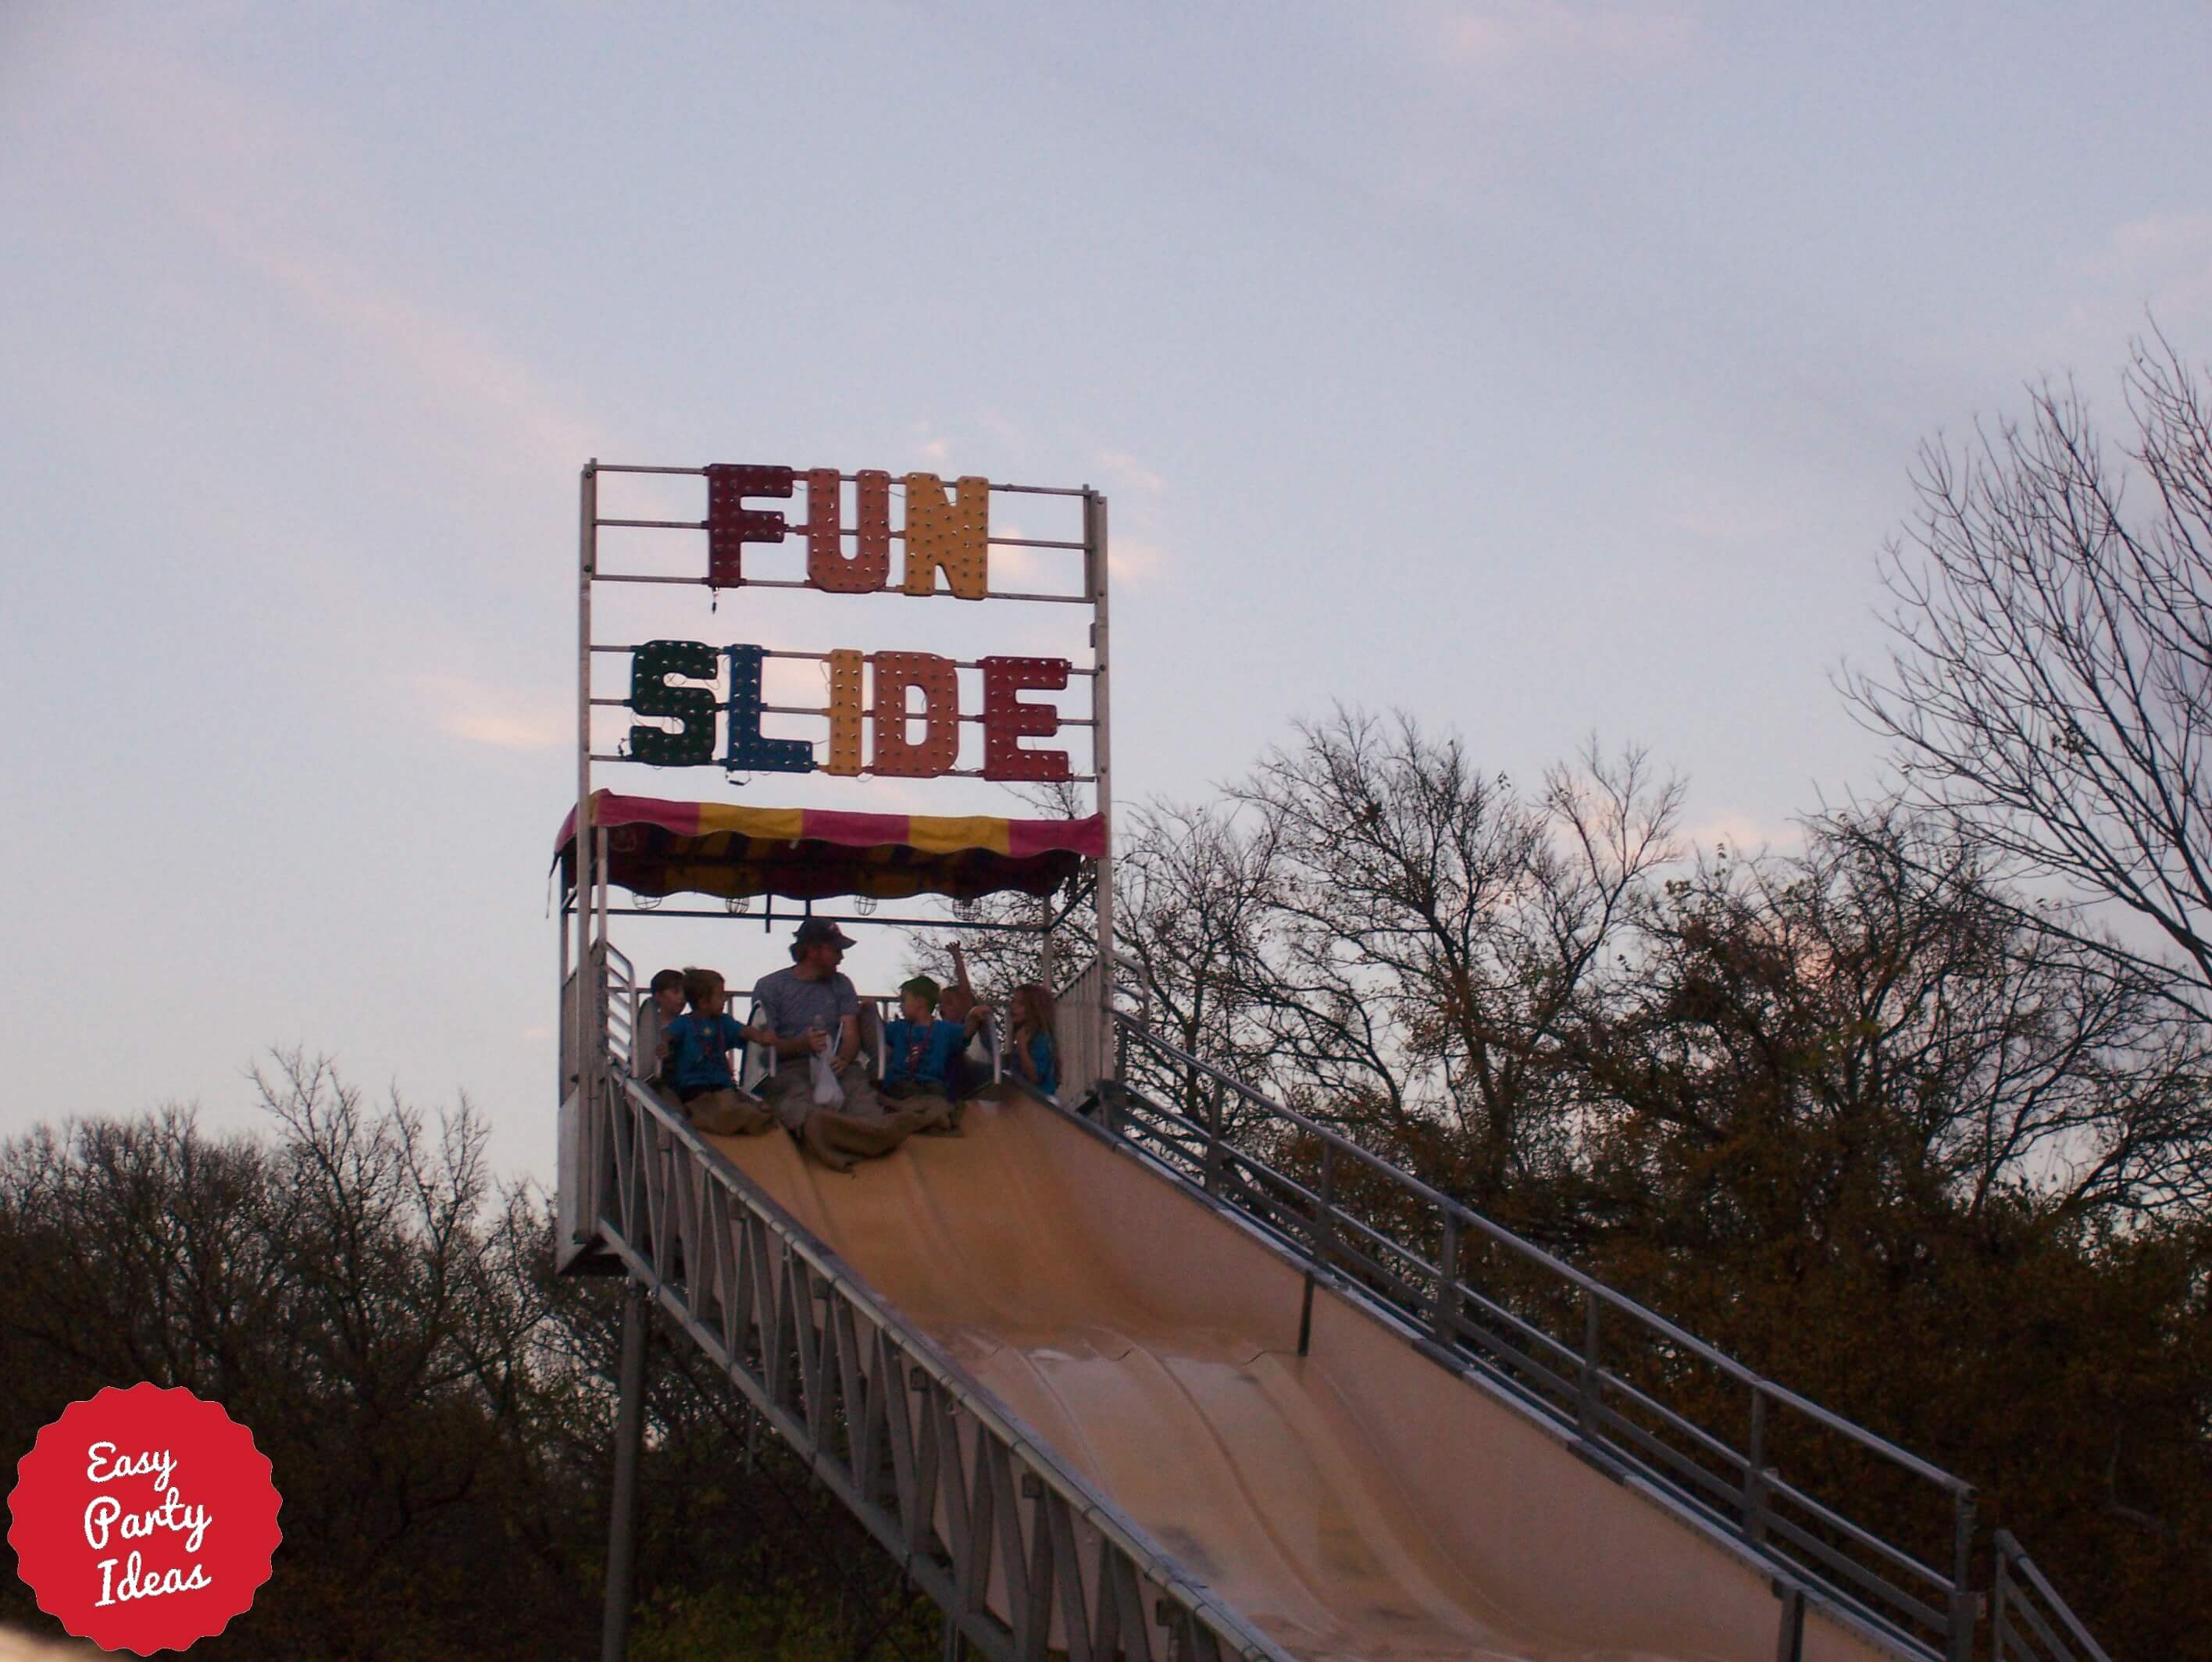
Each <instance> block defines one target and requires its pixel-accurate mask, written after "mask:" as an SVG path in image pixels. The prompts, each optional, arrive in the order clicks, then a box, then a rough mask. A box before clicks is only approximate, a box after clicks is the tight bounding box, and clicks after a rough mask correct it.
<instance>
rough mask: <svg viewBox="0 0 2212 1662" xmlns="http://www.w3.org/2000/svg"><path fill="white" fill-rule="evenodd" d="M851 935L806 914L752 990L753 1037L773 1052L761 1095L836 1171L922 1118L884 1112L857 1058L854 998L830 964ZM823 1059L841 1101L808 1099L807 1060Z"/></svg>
mask: <svg viewBox="0 0 2212 1662" xmlns="http://www.w3.org/2000/svg"><path fill="white" fill-rule="evenodd" d="M852 944H853V943H852V941H851V940H850V939H849V938H848V937H847V936H846V935H845V933H844V932H843V931H842V930H840V929H839V928H838V927H837V925H835V924H833V923H831V922H829V920H828V919H824V918H809V919H806V921H805V922H804V923H802V924H800V925H799V930H798V932H797V933H796V934H794V935H793V937H792V940H791V959H792V962H791V967H790V968H789V969H779V970H777V971H776V972H775V974H772V975H763V976H762V977H761V979H760V981H759V983H758V984H757V986H754V988H753V1001H754V1003H755V1004H758V1005H759V1007H760V1015H759V1018H758V1022H757V1025H756V1026H755V1028H753V1030H752V1036H753V1037H754V1038H756V1039H758V1040H762V1042H763V1043H765V1044H767V1045H768V1046H769V1048H770V1049H772V1050H773V1051H774V1052H775V1058H776V1065H775V1072H774V1073H773V1074H771V1075H769V1077H768V1078H766V1079H764V1080H763V1081H762V1082H761V1095H763V1097H765V1098H766V1099H767V1100H768V1102H769V1106H770V1107H773V1108H774V1109H775V1113H776V1118H777V1119H781V1121H782V1122H783V1123H784V1124H785V1125H787V1126H788V1127H789V1128H790V1129H791V1130H792V1131H793V1132H794V1133H796V1134H797V1136H798V1137H799V1142H800V1143H802V1144H804V1145H805V1149H806V1151H807V1152H808V1153H809V1154H811V1155H812V1156H814V1157H815V1158H816V1159H817V1160H819V1161H821V1162H822V1163H823V1165H825V1166H828V1167H830V1168H832V1169H834V1170H836V1171H850V1170H851V1169H852V1168H853V1162H854V1160H855V1159H867V1158H872V1157H873V1156H877V1155H884V1154H889V1153H890V1151H891V1150H892V1149H896V1147H898V1145H899V1144H900V1143H903V1142H905V1141H906V1139H907V1137H908V1136H909V1135H910V1134H911V1133H912V1132H913V1131H915V1129H916V1128H917V1127H919V1126H920V1125H921V1123H922V1116H921V1115H919V1114H916V1113H910V1112H906V1111H902V1112H899V1113H884V1105H883V1103H882V1101H880V1100H878V1097H877V1095H876V1088H875V1084H874V1083H873V1081H872V1080H871V1079H870V1078H869V1077H868V1070H867V1068H866V1066H865V1065H862V1064H861V1063H860V1059H859V1058H860V995H859V994H858V993H857V992H854V988H853V983H852V982H851V980H848V978H847V977H846V976H845V975H844V974H842V972H841V971H840V970H839V969H838V967H837V965H838V961H839V960H841V959H842V958H843V957H844V955H845V953H846V951H847V949H848V948H850V947H851V946H852ZM817 1056H823V1057H826V1058H828V1060H829V1067H830V1069H831V1071H833V1072H834V1073H835V1074H836V1079H837V1083H838V1085H839V1087H840V1088H841V1089H842V1092H843V1095H844V1101H843V1102H842V1104H836V1103H817V1101H815V1100H814V1082H813V1077H812V1076H813V1059H814V1058H815V1057H817Z"/></svg>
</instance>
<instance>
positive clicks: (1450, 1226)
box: [1431, 1212, 1459, 1348]
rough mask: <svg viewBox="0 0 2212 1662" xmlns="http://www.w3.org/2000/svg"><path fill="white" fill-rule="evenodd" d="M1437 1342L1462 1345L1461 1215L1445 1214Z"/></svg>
mask: <svg viewBox="0 0 2212 1662" xmlns="http://www.w3.org/2000/svg"><path fill="white" fill-rule="evenodd" d="M1431 1331H1434V1332H1435V1334H1436V1338H1437V1344H1441V1345H1443V1346H1445V1347H1447V1348H1449V1347H1450V1346H1451V1345H1454V1344H1457V1343H1458V1342H1459V1214H1458V1213H1457V1212H1446V1213H1445V1214H1444V1239H1443V1246H1442V1247H1441V1248H1440V1249H1439V1250H1438V1252H1437V1307H1436V1312H1435V1316H1434V1319H1433V1323H1432V1329H1431Z"/></svg>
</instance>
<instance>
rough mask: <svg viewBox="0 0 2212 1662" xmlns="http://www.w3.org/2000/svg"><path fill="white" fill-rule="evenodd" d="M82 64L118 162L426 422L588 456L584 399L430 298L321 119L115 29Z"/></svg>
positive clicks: (88, 43) (485, 451)
mask: <svg viewBox="0 0 2212 1662" xmlns="http://www.w3.org/2000/svg"><path fill="white" fill-rule="evenodd" d="M82 51H83V52H84V53H85V54H86V56H87V58H88V59H89V62H88V63H87V64H85V65H84V66H83V68H82V70H81V71H80V73H81V74H83V75H85V76H87V77H88V78H89V79H90V80H92V81H94V82H96V83H98V84H100V85H101V86H103V87H104V88H106V89H107V94H108V98H107V101H106V105H105V110H106V112H111V113H112V123H111V124H110V125H109V126H108V127H107V128H106V131H107V132H108V133H109V134H110V135H112V138H113V140H114V141H115V151H116V154H115V157H114V159H115V160H116V161H118V162H119V163H120V164H121V165H122V166H123V167H126V168H128V169H129V170H131V172H132V173H137V174H142V175H144V176H148V177H151V178H153V179H157V180H159V181H160V183H161V187H162V190H163V193H164V195H165V196H166V197H167V202H168V204H169V206H170V207H171V209H173V212H174V213H175V215H176V216H177V218H178V220H179V221H180V222H181V223H182V224H183V225H184V226H185V227H187V228H188V229H189V230H190V231H191V233H192V234H195V235H197V237H198V238H199V239H200V240H202V241H203V242H204V243H205V244H206V246H209V247H210V249H212V250H213V251H214V252H216V253H218V254H219V255H221V256H222V257H223V258H227V259H228V260H229V261H231V262H232V263H234V264H236V265H237V266H239V267H240V268H243V269H244V270H246V271H247V272H249V273H251V274H252V276H255V277H257V278H258V279H259V280H260V281H261V282H263V283H264V284H266V285H267V286H268V287H269V288H270V289H271V290H273V291H274V293H275V294H276V295H277V296H278V297H279V298H280V299H281V300H283V302H284V303H285V304H286V305H287V306H289V307H290V308H291V309H292V310H293V311H294V312H296V313H297V314H299V315H301V317H303V318H306V319H307V320H308V321H310V322H312V323H313V324H315V325H319V326H320V327H321V328H322V329H324V330H325V331H327V332H328V333H329V334H331V335H332V336H334V337H337V339H339V340H341V341H342V342H343V343H345V344H346V345H347V346H348V347H349V348H350V349H352V350H353V351H354V352H355V353H356V355H357V357H358V359H359V361H362V362H363V363H366V364H369V365H373V366H374V368H375V371H376V373H379V374H380V376H381V377H382V378H384V379H386V382H387V384H388V385H391V386H392V390H393V391H394V393H395V394H396V395H397V396H398V397H399V398H401V399H402V400H404V403H405V405H406V407H407V408H408V409H409V411H410V413H411V414H412V415H413V416H415V417H416V419H418V420H419V418H420V416H422V415H423V414H426V413H427V414H428V415H430V416H432V417H433V419H435V420H439V421H442V422H451V423H453V424H455V425H458V426H459V427H460V428H463V429H464V430H465V436H466V441H467V442H468V444H469V445H470V446H471V454H473V455H475V456H476V457H477V458H479V460H482V459H485V458H498V460H499V461H501V463H503V464H507V465H509V466H511V467H512V468H513V470H515V471H516V472H518V473H520V474H522V475H524V476H529V477H532V478H535V477H537V476H539V475H541V474H542V473H543V471H544V464H545V462H546V460H547V458H558V460H559V461H560V462H561V463H562V464H571V465H572V464H573V463H574V459H575V458H580V457H583V456H586V455H588V454H590V453H591V451H592V445H593V438H592V435H593V433H594V431H595V428H594V425H593V423H592V421H591V419H590V418H589V417H588V416H587V415H586V413H585V412H584V410H583V409H582V408H581V407H580V399H578V398H577V397H574V395H573V394H571V393H570V392H568V391H567V390H565V389H562V388H560V387H558V386H556V385H552V384H550V381H549V379H548V378H547V377H546V376H544V374H543V373H540V372H539V371H538V369H537V368H536V367H533V366H532V365H531V364H529V363H527V362H526V361H524V360H522V359H521V358H520V356H518V355H515V354H513V352H511V351H509V350H507V349H505V348H504V347H503V346H501V344H500V343H498V342H497V340H496V339H495V337H494V335H493V333H492V331H490V329H489V328H488V327H487V326H486V325H485V324H484V323H483V322H482V321H481V320H479V319H477V318H472V317H470V316H468V315H466V314H465V312H462V311H460V310H459V309H457V308H455V307H453V306H450V305H447V304H443V303H441V302H440V301H439V300H435V299H434V298H432V297H431V294H430V289H431V287H432V285H431V284H430V282H428V278H427V274H426V273H424V272H423V271H422V270H419V269H416V268H413V267H410V264H409V262H408V260H407V258H405V256H404V255H402V254H398V253H393V254H391V255H388V256H386V257H385V258H380V259H379V260H377V261H376V262H375V263H374V264H371V263H369V262H367V261H365V260H363V259H362V258H357V257H356V256H354V255H351V254H349V253H348V252H345V251H344V250H345V245H346V244H348V243H352V244H355V245H356V246H362V245H365V246H380V247H383V248H386V249H391V248H395V247H397V246H398V245H399V244H400V243H401V241H402V239H401V238H399V237H398V235H397V234H396V233H395V227H392V226H386V227H382V232H383V233H384V234H378V235H375V236H373V237H363V236H362V235H360V232H361V230H362V226H363V224H364V222H369V223H370V224H371V228H375V227H374V224H373V221H374V217H375V213H376V210H375V209H374V204H373V201H372V200H371V198H370V193H369V192H368V191H365V190H363V189H362V188H360V187H359V185H358V183H357V182H356V181H352V180H349V179H346V178H345V177H344V174H343V167H342V166H341V165H340V164H338V162H337V161H336V160H335V158H334V157H333V156H332V155H331V153H330V147H329V146H328V145H327V144H325V143H324V142H323V140H322V137H321V136H320V135H319V133H318V132H317V131H316V130H314V128H313V125H312V124H310V123H308V122H307V121H305V120H303V119H302V118H301V117H300V116H299V115H297V114H295V112H290V111H288V110H286V109H283V108H282V107H281V106H278V105H276V104H275V103H274V102H272V101H271V100H267V99H260V98H253V97H250V96H248V95H247V94H244V93H241V92H240V91H239V90H238V89H237V88H234V87H233V86H231V85H228V84H227V83H226V82H223V81H222V80H221V79H219V78H217V77H216V76H214V75H212V74H210V73H209V72H208V71H206V70H203V69H202V68H200V67H199V66H198V65H197V64H193V63H191V62H190V61H188V60H186V59H185V58H180V57H178V56H175V55H173V54H168V53H164V52H160V51H158V50H156V49H155V48H151V47H147V46H143V45H137V44H136V43H126V42H125V41H124V40H123V39H120V38H118V36H116V35H115V34H113V33H100V34H98V35H94V36H89V37H88V38H87V39H85V40H84V41H83V42H82Z"/></svg>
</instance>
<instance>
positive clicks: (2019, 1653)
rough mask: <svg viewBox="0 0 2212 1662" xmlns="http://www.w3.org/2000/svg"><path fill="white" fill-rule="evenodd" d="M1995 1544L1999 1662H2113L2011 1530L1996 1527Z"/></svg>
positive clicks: (1993, 1641) (1994, 1627)
mask: <svg viewBox="0 0 2212 1662" xmlns="http://www.w3.org/2000/svg"><path fill="white" fill-rule="evenodd" d="M1995 1546H1996V1587H1995V1590H1994V1592H1993V1594H1992V1597H1991V1600H1990V1655H1991V1657H1992V1658H1994V1659H1995V1662H2112V1658H2111V1657H2109V1656H2107V1655H2106V1654H2105V1650H2104V1647H2102V1646H2100V1644H2098V1643H2097V1641H2095V1640H2094V1639H2092V1638H2091V1637H2090V1636H2089V1630H2088V1629H2087V1628H2085V1627H2083V1626H2082V1625H2081V1621H2080V1620H2079V1618H2077V1617H2075V1614H2074V1612H2073V1611H2072V1610H2069V1609H2067V1607H2066V1601H2065V1600H2064V1599H2063V1598H2060V1597H2059V1596H2058V1593H2057V1590H2056V1589H2055V1588H2053V1587H2052V1586H2051V1583H2050V1582H2049V1581H2047V1580H2045V1579H2044V1574H2043V1572H2042V1571H2041V1570H2039V1569H2038V1568H2036V1567H2035V1561H2034V1560H2033V1559H2032V1558H2030V1557H2029V1556H2027V1552H2026V1551H2025V1550H2022V1549H2021V1544H2020V1542H2019V1541H2018V1540H2017V1539H2016V1538H2015V1537H2014V1535H2013V1532H2011V1531H2010V1530H2008V1529H2001V1530H1999V1531H1998V1532H1996V1538H1995Z"/></svg>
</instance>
